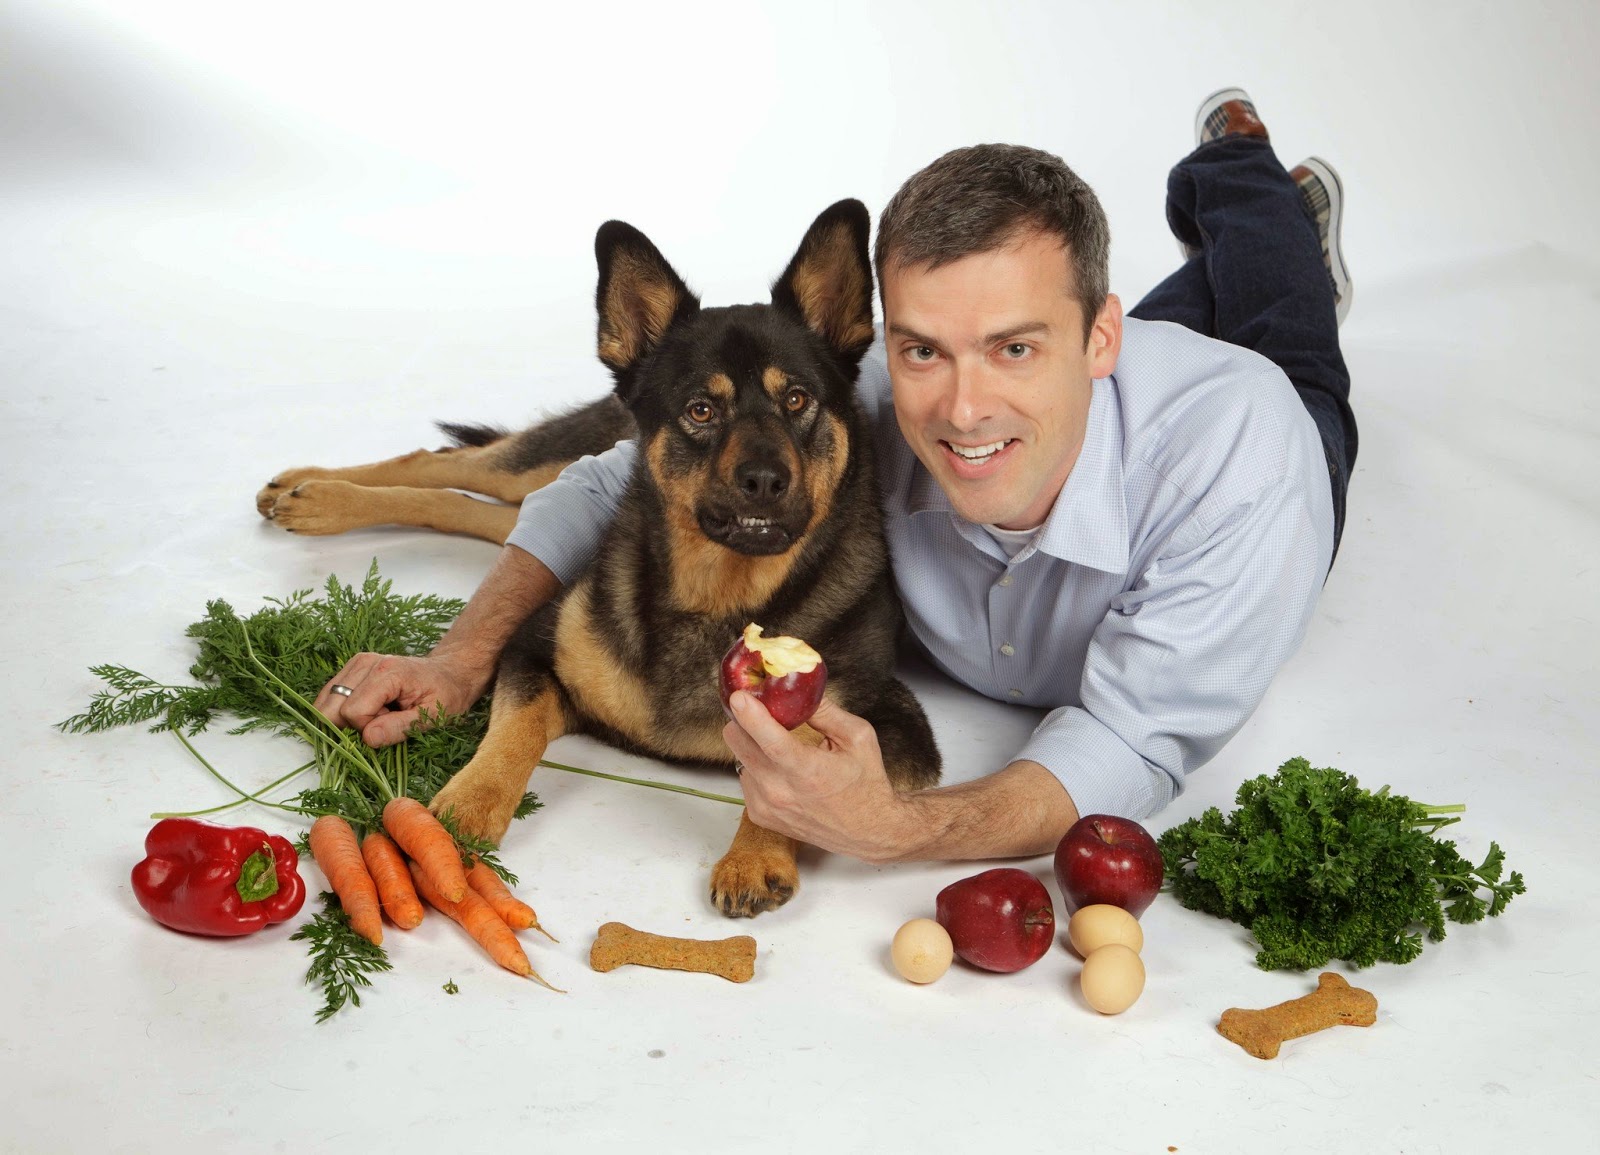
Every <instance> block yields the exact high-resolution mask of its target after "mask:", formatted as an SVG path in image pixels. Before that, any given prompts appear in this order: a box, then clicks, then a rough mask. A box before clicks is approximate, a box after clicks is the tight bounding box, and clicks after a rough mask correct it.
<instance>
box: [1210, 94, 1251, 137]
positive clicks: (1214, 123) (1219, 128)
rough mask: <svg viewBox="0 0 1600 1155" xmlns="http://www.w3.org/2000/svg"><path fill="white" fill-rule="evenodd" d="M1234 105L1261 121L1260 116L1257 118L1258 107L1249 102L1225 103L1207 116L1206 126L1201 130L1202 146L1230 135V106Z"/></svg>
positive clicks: (1229, 101) (1230, 101)
mask: <svg viewBox="0 0 1600 1155" xmlns="http://www.w3.org/2000/svg"><path fill="white" fill-rule="evenodd" d="M1234 104H1237V105H1239V106H1240V107H1241V108H1244V109H1246V110H1248V111H1249V113H1250V115H1251V116H1255V117H1256V119H1257V120H1260V119H1261V118H1260V117H1259V116H1256V106H1255V105H1253V104H1251V103H1250V102H1249V101H1248V100H1228V101H1224V102H1223V103H1221V104H1219V105H1217V107H1215V108H1213V109H1212V110H1211V112H1210V113H1208V114H1207V116H1206V120H1205V125H1204V126H1203V127H1202V128H1201V129H1200V143H1201V144H1210V143H1211V142H1212V141H1214V140H1221V139H1222V138H1223V137H1224V136H1226V135H1227V134H1228V121H1229V119H1230V114H1229V112H1228V107H1229V105H1234Z"/></svg>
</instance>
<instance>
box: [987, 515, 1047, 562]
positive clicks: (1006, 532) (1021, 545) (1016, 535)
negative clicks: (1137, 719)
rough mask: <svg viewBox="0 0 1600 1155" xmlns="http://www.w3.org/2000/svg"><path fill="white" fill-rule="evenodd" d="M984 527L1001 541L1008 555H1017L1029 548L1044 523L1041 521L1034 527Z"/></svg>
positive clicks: (996, 539) (990, 534)
mask: <svg viewBox="0 0 1600 1155" xmlns="http://www.w3.org/2000/svg"><path fill="white" fill-rule="evenodd" d="M983 528H984V529H985V530H987V531H988V533H989V536H990V537H992V538H994V539H995V541H997V542H999V543H1000V548H1001V549H1003V550H1005V551H1006V556H1007V557H1016V556H1017V555H1018V554H1019V553H1021V552H1022V551H1023V550H1025V549H1027V548H1028V546H1029V544H1030V543H1031V542H1032V541H1033V539H1034V536H1035V535H1036V534H1038V532H1039V531H1040V530H1041V529H1043V528H1044V525H1043V523H1041V524H1039V525H1036V526H1034V527H1033V528H1032V529H1001V528H1000V527H999V526H998V525H986V526H984V527H983Z"/></svg>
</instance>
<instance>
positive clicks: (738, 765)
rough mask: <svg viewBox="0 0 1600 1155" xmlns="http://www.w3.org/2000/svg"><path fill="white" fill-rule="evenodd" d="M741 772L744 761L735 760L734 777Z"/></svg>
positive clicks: (742, 771)
mask: <svg viewBox="0 0 1600 1155" xmlns="http://www.w3.org/2000/svg"><path fill="white" fill-rule="evenodd" d="M743 773H744V763H743V762H735V763H734V764H733V774H734V777H736V778H737V777H738V776H739V775H741V774H743Z"/></svg>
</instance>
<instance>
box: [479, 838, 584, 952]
mask: <svg viewBox="0 0 1600 1155" xmlns="http://www.w3.org/2000/svg"><path fill="white" fill-rule="evenodd" d="M467 885H468V886H470V887H472V889H473V890H475V891H477V892H478V896H479V897H480V898H482V899H483V900H484V901H485V902H487V903H488V904H489V905H490V906H492V907H494V912H495V913H496V914H498V915H499V916H500V917H501V919H502V920H504V922H505V924H506V925H507V926H509V927H510V928H511V929H512V930H527V929H528V928H529V927H532V928H533V929H534V930H536V931H538V932H539V933H540V934H542V935H544V937H545V938H547V939H549V940H550V941H551V942H560V941H561V940H560V939H558V938H556V936H555V935H553V934H551V933H550V932H549V931H547V930H545V928H544V927H542V926H540V925H539V916H538V915H537V914H535V913H534V912H533V907H531V906H529V905H528V904H527V903H525V902H523V901H522V900H521V899H520V898H518V897H517V896H516V895H514V894H512V893H511V891H510V889H509V888H507V886H506V884H505V882H504V880H502V879H501V877H500V876H499V875H498V874H496V873H495V872H494V871H493V870H491V869H490V868H489V867H488V866H486V865H484V863H483V860H482V859H477V858H475V859H473V860H472V869H471V870H469V871H467Z"/></svg>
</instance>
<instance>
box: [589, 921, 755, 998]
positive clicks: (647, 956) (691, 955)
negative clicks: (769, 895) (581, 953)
mask: <svg viewBox="0 0 1600 1155" xmlns="http://www.w3.org/2000/svg"><path fill="white" fill-rule="evenodd" d="M629 963H633V964H634V965H635V966H644V967H659V968H661V969H663V970H674V971H697V972H699V973H701V974H710V975H720V976H721V977H722V978H725V979H727V980H728V981H729V982H734V983H743V982H749V981H750V978H751V976H752V975H754V974H755V973H756V940H755V939H753V938H751V937H750V936H749V935H747V934H741V935H735V936H734V937H733V938H723V939H715V940H712V941H706V940H704V939H697V938H667V937H666V936H664V935H659V934H650V933H649V932H648V931H642V930H634V929H633V928H632V927H631V926H625V925H624V924H622V923H620V922H608V923H606V924H605V925H604V926H602V927H601V928H600V930H599V933H598V934H597V936H596V937H595V940H594V946H593V947H592V948H591V949H590V951H589V965H590V966H591V967H593V968H594V969H595V970H597V971H610V970H616V969H617V968H618V967H620V966H627V965H628V964H629Z"/></svg>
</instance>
